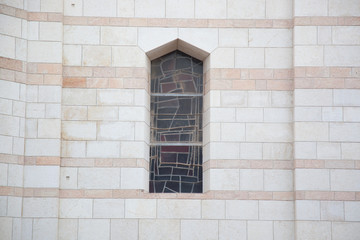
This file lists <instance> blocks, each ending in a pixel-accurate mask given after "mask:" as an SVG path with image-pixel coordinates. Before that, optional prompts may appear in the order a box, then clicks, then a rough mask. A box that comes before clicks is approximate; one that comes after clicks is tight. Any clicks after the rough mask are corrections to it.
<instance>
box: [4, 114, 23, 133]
mask: <svg viewBox="0 0 360 240" xmlns="http://www.w3.org/2000/svg"><path fill="white" fill-rule="evenodd" d="M19 123H20V118H18V117H13V116H7V115H0V134H3V135H8V136H19V130H20V128H19Z"/></svg>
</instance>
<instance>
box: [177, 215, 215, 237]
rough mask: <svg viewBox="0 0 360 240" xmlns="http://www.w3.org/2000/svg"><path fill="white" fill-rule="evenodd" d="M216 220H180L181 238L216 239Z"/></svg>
mask: <svg viewBox="0 0 360 240" xmlns="http://www.w3.org/2000/svg"><path fill="white" fill-rule="evenodd" d="M218 232H219V229H218V221H216V220H182V221H181V239H182V240H185V239H187V240H196V239H209V240H215V239H218V234H219V233H218Z"/></svg>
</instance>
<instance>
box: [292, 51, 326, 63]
mask: <svg viewBox="0 0 360 240" xmlns="http://www.w3.org/2000/svg"><path fill="white" fill-rule="evenodd" d="M325 53H326V54H329V53H327V51H326V50H325ZM294 56H295V57H294V66H296V67H301V66H323V65H324V47H323V46H295V47H294ZM325 62H326V57H325ZM325 65H326V66H329V65H328V64H325Z"/></svg>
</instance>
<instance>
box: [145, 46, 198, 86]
mask: <svg viewBox="0 0 360 240" xmlns="http://www.w3.org/2000/svg"><path fill="white" fill-rule="evenodd" d="M202 69H203V65H202V62H201V61H199V60H197V59H195V58H193V57H191V56H189V55H186V54H185V53H182V52H180V51H175V52H172V53H170V54H168V55H165V56H163V57H160V58H158V59H155V60H154V61H152V62H151V93H202V92H203V83H202V75H203V70H202Z"/></svg>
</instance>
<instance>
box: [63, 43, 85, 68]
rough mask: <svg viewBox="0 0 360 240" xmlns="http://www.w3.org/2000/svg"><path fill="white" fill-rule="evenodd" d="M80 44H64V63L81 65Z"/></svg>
mask: <svg viewBox="0 0 360 240" xmlns="http://www.w3.org/2000/svg"><path fill="white" fill-rule="evenodd" d="M81 55H82V54H81V46H80V45H64V47H63V61H64V65H68V66H80V65H81Z"/></svg>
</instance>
